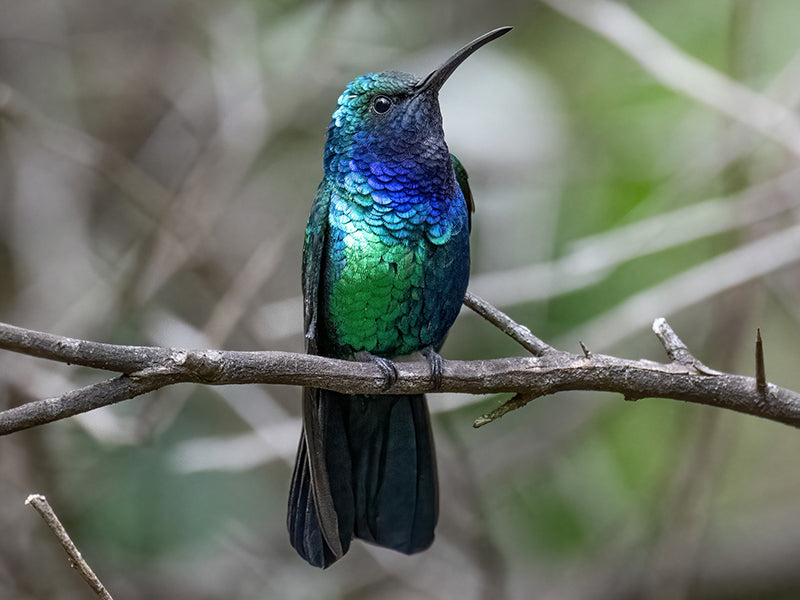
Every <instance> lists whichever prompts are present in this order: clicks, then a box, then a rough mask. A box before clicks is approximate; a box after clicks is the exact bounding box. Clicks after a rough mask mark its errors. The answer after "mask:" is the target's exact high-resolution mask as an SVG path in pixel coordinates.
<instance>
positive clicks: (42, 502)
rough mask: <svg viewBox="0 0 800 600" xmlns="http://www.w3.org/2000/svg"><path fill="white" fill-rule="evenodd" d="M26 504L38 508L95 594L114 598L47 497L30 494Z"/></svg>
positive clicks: (108, 599) (71, 561)
mask: <svg viewBox="0 0 800 600" xmlns="http://www.w3.org/2000/svg"><path fill="white" fill-rule="evenodd" d="M25 504H29V505H30V506H32V507H33V508H35V509H36V512H38V513H39V514H40V515H41V517H42V519H44V522H45V523H47V526H48V527H49V528H50V529H51V530H52V532H53V533H54V534H55V536H56V538H58V541H59V542H60V543H61V547H62V548H64V551H65V552H66V553H67V556H69V561H70V564H71V565H72V567H73V568H75V569H77V570H78V573H80V575H81V577H82V578H83V580H84V581H85V582H86V583H88V584H89V587H91V588H92V590H93V591H94V593H95V594H97V596H98V597H99V598H102V599H103V600H112V598H111V594H109V593H108V590H106V588H105V586H104V585H103V583H102V582H101V581H100V579H99V578H98V577H97V575H95V574H94V571H92V568H91V567H90V566H89V563H87V562H86V560H84V558H83V556H82V555H81V553H80V551H79V550H78V547H77V546H76V545H75V542H73V541H72V539H70V537H69V534H68V533H67V530H66V529H64V526H63V525H62V524H61V521H60V520H59V519H58V517H57V516H56V513H55V511H54V510H53V508H52V507H51V506H50V503H49V502H48V501H47V498H45V497H44V496H42V495H41V494H31V495H30V496H28V498H27V500H25Z"/></svg>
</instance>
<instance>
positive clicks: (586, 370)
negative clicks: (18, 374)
mask: <svg viewBox="0 0 800 600" xmlns="http://www.w3.org/2000/svg"><path fill="white" fill-rule="evenodd" d="M465 304H467V306H469V307H470V308H472V309H473V310H475V311H476V312H478V313H479V314H480V315H481V316H483V317H484V318H486V319H487V320H488V321H489V322H491V323H493V324H494V325H495V326H497V327H498V328H499V329H501V330H502V331H504V332H505V333H507V334H508V335H510V336H511V337H512V338H514V339H515V340H517V341H518V342H520V343H521V344H522V345H523V346H524V347H525V348H526V349H528V350H529V351H531V352H533V353H534V354H535V356H532V357H531V356H528V357H515V358H499V359H492V360H474V361H455V360H454V361H445V362H444V368H443V376H442V384H441V387H439V388H438V389H434V386H433V383H432V381H431V379H430V372H429V368H428V366H427V364H426V363H424V362H399V363H397V371H398V375H399V377H398V380H397V382H396V383H395V384H394V385H393V386H392V387H391V388H389V389H388V390H385V389H383V387H382V386H383V382H384V377H383V373H382V372H381V370H380V369H379V368H378V367H377V366H376V365H375V364H373V363H367V362H353V361H347V360H339V359H333V358H327V357H323V356H313V355H308V354H297V353H292V352H272V351H265V352H240V351H222V350H185V349H174V348H157V347H149V346H120V345H115V344H103V343H98V342H91V341H87V340H78V339H73V338H67V337H61V336H57V335H53V334H50V333H43V332H39V331H33V330H30V329H23V328H21V327H15V326H13V325H7V324H3V323H0V349H6V350H10V351H12V352H18V353H21V354H27V355H30V356H36V357H39V358H44V359H48V360H53V361H59V362H65V363H69V364H75V365H81V366H85V367H92V368H95V369H101V370H105V371H113V372H117V373H122V375H121V376H119V377H116V378H113V379H109V380H107V381H104V382H101V383H96V384H93V385H89V386H86V387H84V388H81V389H78V390H73V391H71V392H68V393H66V394H64V395H62V396H59V397H57V398H49V399H46V400H37V401H34V402H30V403H27V404H24V405H22V406H17V407H14V408H10V409H8V410H5V411H3V412H0V435H6V434H9V433H13V432H15V431H20V430H22V429H27V428H29V427H34V426H36V425H42V424H44V423H50V422H52V421H57V420H59V419H64V418H66V417H70V416H73V415H76V414H80V413H83V412H87V411H89V410H93V409H95V408H99V407H101V406H108V405H110V404H114V403H117V402H121V401H123V400H127V399H130V398H134V397H136V396H139V395H141V394H146V393H147V392H151V391H154V390H157V389H159V388H162V387H165V386H168V385H173V384H176V383H200V384H207V385H232V384H252V383H262V384H263V383H268V384H284V385H298V386H308V387H317V388H325V389H330V390H334V391H338V392H346V393H354V394H385V393H394V394H411V393H424V392H433V391H443V392H461V393H469V394H490V393H503V392H506V393H513V394H515V396H514V397H513V398H512V399H511V400H509V401H508V402H506V403H505V404H503V405H502V406H501V407H499V408H498V409H496V410H495V411H493V412H491V413H489V414H488V415H484V416H483V417H480V418H479V419H478V420H477V421H476V423H475V425H476V426H480V425H483V424H486V423H489V422H491V421H493V420H495V419H497V418H499V417H500V416H502V415H503V414H505V413H507V412H509V411H510V410H514V409H516V408H520V407H522V406H524V405H525V404H527V403H528V402H530V401H531V400H533V399H535V398H539V397H541V396H546V395H548V394H553V393H556V392H560V391H566V390H573V391H574V390H585V391H604V392H615V393H619V394H622V395H623V396H624V397H625V399H627V400H637V399H640V398H648V397H658V398H669V399H674V400H683V401H686V402H693V403H697V404H705V405H708V406H715V407H718V408H725V409H729V410H733V411H736V412H741V413H746V414H751V415H756V416H759V417H763V418H765V419H770V420H773V421H777V422H780V423H785V424H787V425H791V426H794V427H800V394H798V393H797V392H794V391H791V390H788V389H784V388H780V387H778V386H775V385H773V384H769V383H766V379H763V375H760V376H759V380H758V381H757V380H756V379H755V378H753V377H744V376H741V375H733V374H728V373H722V372H719V371H715V370H713V369H710V368H708V367H706V366H705V365H703V363H701V362H700V361H699V360H697V359H696V358H695V357H694V356H692V354H691V353H690V352H689V350H688V349H687V348H686V345H685V344H684V343H683V342H682V341H681V340H680V338H679V337H678V336H677V335H676V334H675V332H674V331H673V330H672V329H671V328H670V327H669V325H668V324H667V322H666V320H665V319H656V321H655V322H654V324H653V329H654V331H655V333H656V335H657V336H658V338H659V339H660V340H661V342H662V344H663V345H664V348H665V350H666V351H667V355H668V356H669V357H670V359H671V362H669V363H659V362H654V361H650V360H644V359H642V360H627V359H622V358H616V357H613V356H605V355H602V354H593V353H591V352H588V350H586V349H585V348H584V350H583V352H582V353H581V354H572V353H569V352H564V351H561V350H557V349H556V348H553V347H552V346H549V345H548V344H546V343H545V342H543V341H541V340H539V339H538V338H537V337H536V336H534V335H533V334H532V333H531V332H530V330H528V328H526V327H524V326H522V325H519V324H518V323H515V322H514V321H513V320H512V319H511V318H510V317H508V315H506V314H504V313H502V312H501V311H499V310H498V309H496V308H495V307H493V306H492V305H491V304H489V303H488V302H486V301H484V300H481V299H480V298H477V297H476V296H474V295H472V294H468V295H467V298H466V299H465ZM762 356H763V352H762ZM762 363H763V358H762ZM762 373H763V369H762Z"/></svg>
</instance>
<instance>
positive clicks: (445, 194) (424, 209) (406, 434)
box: [287, 27, 511, 568]
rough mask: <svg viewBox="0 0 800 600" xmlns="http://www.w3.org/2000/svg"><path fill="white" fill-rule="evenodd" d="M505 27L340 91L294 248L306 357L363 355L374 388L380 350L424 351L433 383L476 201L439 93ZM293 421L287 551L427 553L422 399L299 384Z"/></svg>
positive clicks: (308, 554) (428, 461)
mask: <svg viewBox="0 0 800 600" xmlns="http://www.w3.org/2000/svg"><path fill="white" fill-rule="evenodd" d="M510 29H511V28H510V27H501V28H498V29H495V30H493V31H490V32H488V33H486V34H484V35H482V36H481V37H479V38H477V39H475V40H473V41H472V42H470V43H469V44H467V45H466V46H464V47H463V48H461V49H460V50H458V51H457V52H456V53H455V54H453V56H451V57H450V58H448V59H447V60H446V61H445V62H444V63H442V65H441V66H439V67H438V68H437V69H436V70H434V71H433V72H432V73H430V74H429V75H428V76H427V77H424V78H418V77H415V76H414V75H411V74H409V73H402V72H398V71H383V72H380V73H368V74H366V75H362V76H360V77H357V78H356V79H354V80H353V81H351V82H350V83H349V84H348V85H347V87H346V89H345V90H344V92H343V93H342V94H341V95H340V96H339V99H338V106H337V108H336V110H335V111H334V113H333V117H332V120H331V123H330V126H329V127H328V135H327V142H326V144H325V152H324V160H323V166H324V177H323V179H322V182H321V183H320V185H319V188H318V189H317V194H316V197H315V198H314V202H313V204H312V207H311V215H310V217H309V220H308V225H307V227H306V232H305V241H304V244H303V269H302V286H303V310H304V330H305V349H306V352H307V353H310V354H317V355H322V356H328V357H333V358H340V359H348V360H362V361H363V360H369V361H372V362H374V363H376V364H377V366H378V367H380V370H381V372H382V373H383V375H384V383H385V389H386V390H390V388H391V385H392V384H393V383H394V381H395V380H396V379H397V370H396V366H395V365H394V362H393V359H396V358H398V357H401V356H407V355H412V354H415V353H421V354H422V355H423V356H424V357H425V359H426V360H427V362H428V364H429V366H430V371H431V378H432V382H433V387H434V388H435V389H436V388H438V387H439V386H440V385H441V378H442V358H441V356H440V355H439V354H438V352H439V350H440V349H441V347H442V344H443V343H444V340H445V336H446V335H447V332H448V330H449V329H450V327H451V326H452V324H453V322H454V321H455V319H456V316H457V315H458V313H459V310H460V308H461V304H462V302H463V300H464V295H465V293H466V289H467V281H468V279H469V266H470V258H469V234H470V229H471V213H472V212H473V211H474V203H473V199H472V194H471V192H470V189H469V185H468V182H467V172H466V170H465V169H464V167H463V166H462V165H461V163H460V162H459V161H458V159H457V158H456V157H455V156H453V155H452V154H450V151H449V149H448V147H447V144H446V143H445V139H444V131H443V129H442V115H441V111H440V108H439V97H438V95H439V90H440V89H441V87H442V85H443V84H444V82H445V81H446V80H447V79H448V77H450V75H452V73H453V72H454V71H455V69H456V68H457V67H458V66H459V65H460V64H461V63H462V62H464V60H466V59H467V57H469V56H470V55H471V54H472V53H473V52H475V51H476V50H477V49H478V48H480V47H482V46H484V45H485V44H487V43H489V42H491V41H492V40H495V39H497V38H498V37H500V36H501V35H504V34H506V33H507V32H508V31H509V30H510ZM302 416H303V431H302V435H301V437H300V444H299V449H298V452H297V460H296V463H295V468H294V473H293V475H292V483H291V488H290V492H289V511H288V517H287V524H288V528H289V537H290V542H291V544H292V546H293V547H294V548H295V550H297V552H298V554H299V555H300V556H301V557H302V558H304V559H305V560H306V561H308V562H309V563H310V564H311V565H314V566H317V567H322V568H326V567H328V566H330V565H331V564H333V563H334V562H336V561H337V560H338V559H340V558H341V557H342V556H344V554H345V553H346V552H347V551H348V549H349V547H350V543H351V541H352V539H353V538H360V539H362V540H365V541H367V542H371V543H373V544H376V545H378V546H383V547H386V548H391V549H393V550H396V551H399V552H403V553H405V554H413V553H415V552H420V551H422V550H425V549H426V548H428V547H429V546H430V545H431V544H432V543H433V537H434V528H435V527H436V522H437V519H438V513H439V498H438V484H437V474H436V461H435V456H434V444H433V436H432V432H431V424H430V417H429V414H428V406H427V403H426V400H425V396H424V395H392V394H386V395H355V394H342V393H338V392H333V391H328V390H325V389H319V388H304V389H303V409H302Z"/></svg>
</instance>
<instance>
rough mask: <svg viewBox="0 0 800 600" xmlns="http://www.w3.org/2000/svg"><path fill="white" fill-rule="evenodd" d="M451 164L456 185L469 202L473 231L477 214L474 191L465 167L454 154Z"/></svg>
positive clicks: (470, 222) (469, 214) (470, 223)
mask: <svg viewBox="0 0 800 600" xmlns="http://www.w3.org/2000/svg"><path fill="white" fill-rule="evenodd" d="M450 162H451V163H453V171H455V174H456V183H458V187H460V188H461V193H462V194H464V200H466V202H467V218H468V219H469V229H470V231H472V213H474V212H475V201H474V200H473V199H472V191H471V190H470V189H469V176H468V175H467V170H466V169H465V168H464V165H462V164H461V161H460V160H458V159H457V158H456V157H455V156H454V155H453V154H451V155H450Z"/></svg>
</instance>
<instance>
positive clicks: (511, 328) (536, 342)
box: [464, 292, 553, 356]
mask: <svg viewBox="0 0 800 600" xmlns="http://www.w3.org/2000/svg"><path fill="white" fill-rule="evenodd" d="M464 305H465V306H466V307H467V308H469V309H471V310H473V311H475V312H476V313H477V314H479V315H480V316H481V317H483V318H484V319H486V320H487V321H489V323H491V324H492V325H494V326H495V327H497V328H498V329H499V330H500V331H502V332H503V333H505V334H506V335H508V336H509V337H511V338H512V339H513V340H515V341H516V342H518V343H519V344H520V345H521V346H522V347H523V348H525V349H526V350H528V351H529V352H530V353H531V354H533V355H534V356H543V355H545V354H546V353H547V352H550V351H552V350H553V348H552V347H551V346H549V345H548V344H546V343H545V342H543V341H542V340H540V339H539V338H538V337H536V336H535V335H533V333H531V330H530V329H528V328H527V327H525V326H524V325H520V324H519V323H516V322H515V321H514V320H513V319H511V317H509V316H508V315H507V314H505V313H504V312H503V311H501V310H499V309H498V308H496V307H494V306H492V305H491V304H489V303H488V302H486V300H483V299H482V298H479V297H478V296H476V295H475V294H473V293H471V292H467V293H466V295H465V296H464Z"/></svg>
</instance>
